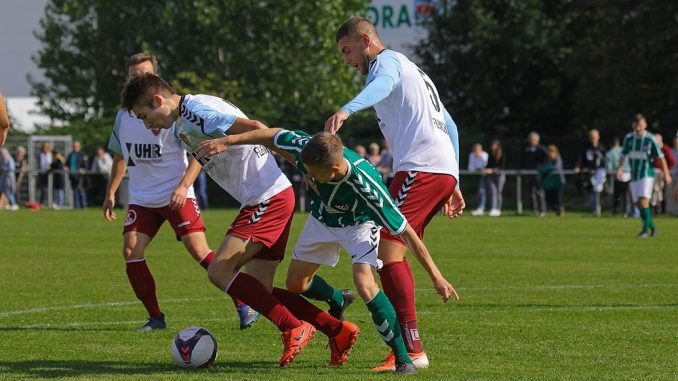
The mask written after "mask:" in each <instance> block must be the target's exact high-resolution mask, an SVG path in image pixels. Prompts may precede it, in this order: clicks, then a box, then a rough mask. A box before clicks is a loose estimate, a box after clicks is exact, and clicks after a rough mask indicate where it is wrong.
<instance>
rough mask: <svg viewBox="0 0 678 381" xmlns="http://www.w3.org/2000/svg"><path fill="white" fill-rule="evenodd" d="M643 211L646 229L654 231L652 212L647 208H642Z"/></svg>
mask: <svg viewBox="0 0 678 381" xmlns="http://www.w3.org/2000/svg"><path fill="white" fill-rule="evenodd" d="M643 210H644V211H645V216H646V217H645V221H647V222H646V223H647V227H648V228H650V229H654V221H653V220H652V210H651V209H650V208H649V207H648V208H643Z"/></svg>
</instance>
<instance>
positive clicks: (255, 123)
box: [252, 120, 268, 130]
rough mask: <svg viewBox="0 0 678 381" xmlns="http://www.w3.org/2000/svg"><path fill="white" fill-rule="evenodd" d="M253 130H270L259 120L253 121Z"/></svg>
mask: <svg viewBox="0 0 678 381" xmlns="http://www.w3.org/2000/svg"><path fill="white" fill-rule="evenodd" d="M252 129H253V130H266V129H268V126H267V125H265V124H263V123H261V122H260V121H258V120H253V121H252Z"/></svg>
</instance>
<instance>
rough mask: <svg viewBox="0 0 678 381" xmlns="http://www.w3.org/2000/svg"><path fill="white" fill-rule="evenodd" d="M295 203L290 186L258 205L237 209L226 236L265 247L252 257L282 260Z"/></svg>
mask: <svg viewBox="0 0 678 381" xmlns="http://www.w3.org/2000/svg"><path fill="white" fill-rule="evenodd" d="M294 202H295V198H294V190H292V187H289V188H287V189H285V190H284V191H282V192H280V193H278V194H276V195H275V196H273V197H271V198H269V199H268V200H266V201H263V202H261V203H259V204H258V205H247V206H246V207H244V208H242V209H241V210H240V213H239V214H238V216H237V217H236V218H235V220H234V221H233V224H231V226H230V227H229V228H228V231H227V232H226V234H229V235H232V236H235V237H238V238H242V239H245V240H246V239H250V238H251V240H252V242H261V243H263V244H264V248H263V249H261V251H259V252H258V253H257V254H256V255H255V256H254V258H257V259H265V260H269V261H278V262H279V261H282V260H283V258H284V257H285V248H286V247H287V238H288V237H289V235H290V225H291V224H292V216H293V215H294Z"/></svg>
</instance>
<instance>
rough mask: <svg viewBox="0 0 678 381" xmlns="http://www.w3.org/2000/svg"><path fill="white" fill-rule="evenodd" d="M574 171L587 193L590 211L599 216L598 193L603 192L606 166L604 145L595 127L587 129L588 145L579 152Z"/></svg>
mask: <svg viewBox="0 0 678 381" xmlns="http://www.w3.org/2000/svg"><path fill="white" fill-rule="evenodd" d="M574 172H575V173H578V174H579V176H580V180H581V182H582V185H584V188H585V189H586V191H587V192H588V193H589V197H590V205H591V213H592V214H593V215H594V216H596V217H600V213H601V206H600V194H601V193H602V192H603V186H604V185H605V177H606V176H607V167H606V164H605V147H603V146H602V145H601V144H600V133H599V132H598V130H596V129H592V130H590V131H589V145H588V146H586V148H585V149H584V150H583V151H582V152H581V153H580V154H579V157H578V158H577V164H576V165H575V167H574Z"/></svg>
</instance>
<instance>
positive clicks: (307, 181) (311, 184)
mask: <svg viewBox="0 0 678 381" xmlns="http://www.w3.org/2000/svg"><path fill="white" fill-rule="evenodd" d="M304 183H305V184H306V191H307V192H308V190H309V189H313V191H314V192H315V194H317V195H318V196H320V193H318V187H316V186H315V182H314V181H313V180H312V179H309V178H308V177H306V176H304Z"/></svg>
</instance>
